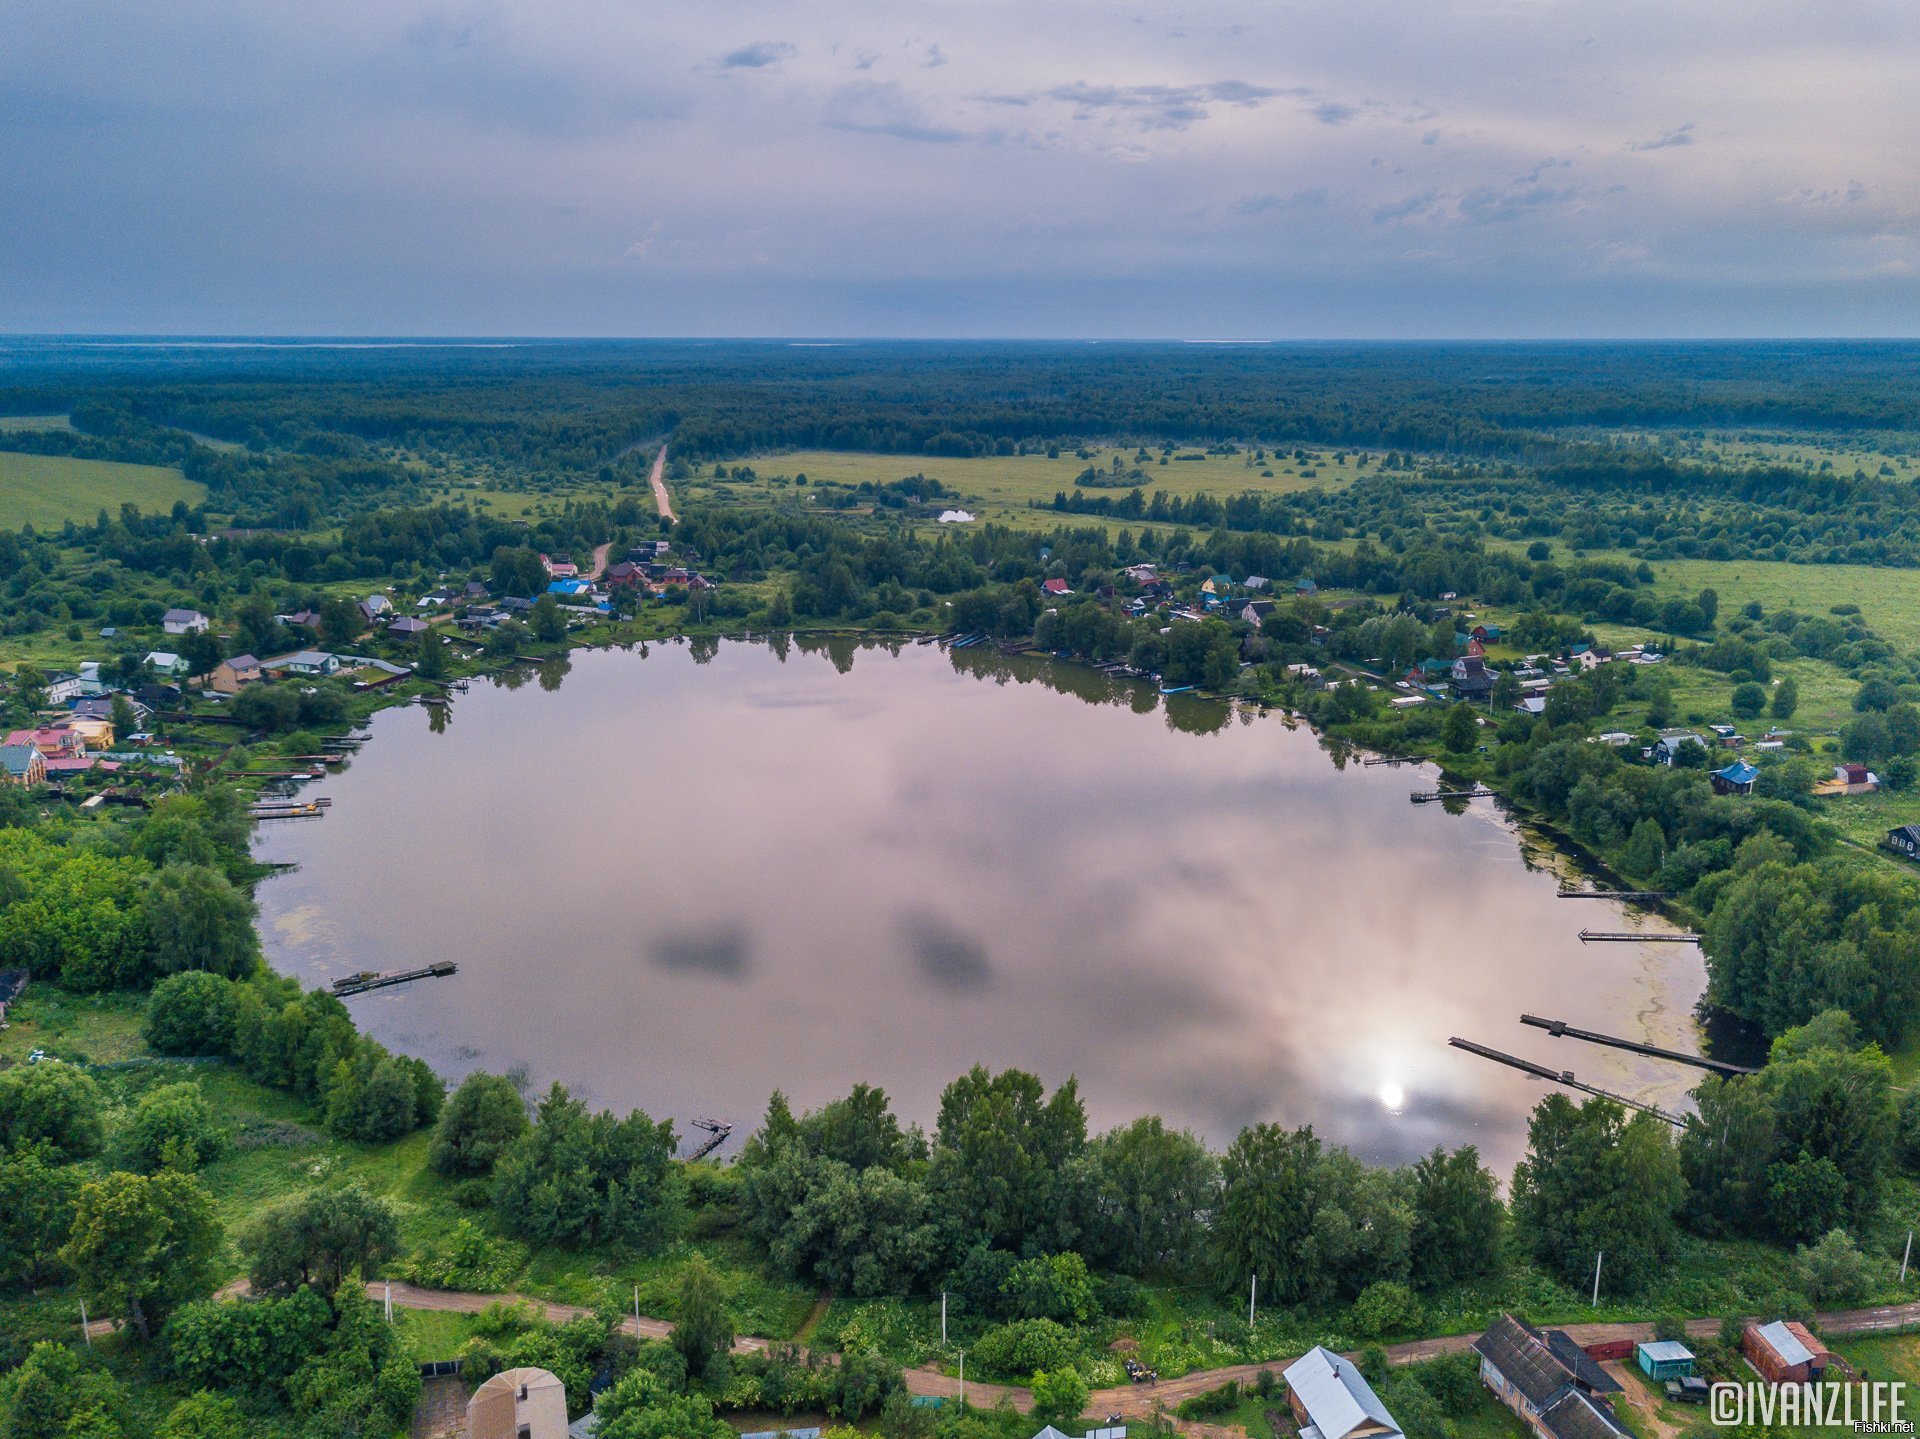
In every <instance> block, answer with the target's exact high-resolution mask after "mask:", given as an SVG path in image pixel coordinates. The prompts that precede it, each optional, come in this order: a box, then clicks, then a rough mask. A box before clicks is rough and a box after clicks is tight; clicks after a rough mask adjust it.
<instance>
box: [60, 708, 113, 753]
mask: <svg viewBox="0 0 1920 1439" xmlns="http://www.w3.org/2000/svg"><path fill="white" fill-rule="evenodd" d="M60 728H61V729H63V730H65V731H66V732H68V733H69V734H77V735H79V736H80V739H81V743H82V744H83V745H84V746H85V748H87V749H112V748H113V721H112V720H105V719H95V718H94V717H92V716H91V715H75V716H73V718H71V719H67V720H62V721H61V723H60Z"/></svg>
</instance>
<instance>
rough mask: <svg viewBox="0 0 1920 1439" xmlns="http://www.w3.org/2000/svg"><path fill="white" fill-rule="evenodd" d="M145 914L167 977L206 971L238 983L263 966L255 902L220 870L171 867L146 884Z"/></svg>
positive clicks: (160, 967) (159, 965)
mask: <svg viewBox="0 0 1920 1439" xmlns="http://www.w3.org/2000/svg"><path fill="white" fill-rule="evenodd" d="M140 910H141V914H142V916H143V917H144V919H145V920H146V925H147V932H148V934H149V935H150V936H151V942H152V945H153V963H154V968H155V969H157V970H159V971H160V973H162V974H177V973H179V972H180V971H182V970H189V969H204V970H207V971H208V972H209V973H212V974H218V975H223V976H225V977H226V978H229V979H235V978H241V977H244V976H246V975H248V974H251V973H252V972H253V970H254V968H255V966H256V965H257V964H258V963H259V957H260V939H259V936H258V935H257V934H256V933H255V931H254V928H253V919H254V913H255V910H254V904H253V901H252V900H251V899H249V898H248V897H247V896H246V895H245V894H244V893H243V892H241V891H240V890H238V889H235V888H234V887H233V885H232V884H231V883H230V882H229V881H228V879H227V877H226V876H225V875H224V874H222V873H221V872H220V871H219V870H217V869H212V868H209V867H208V866H206V865H204V864H173V865H168V866H167V867H166V868H165V869H163V870H161V871H160V872H159V873H157V874H155V875H154V876H153V878H152V879H150V880H148V881H147V890H146V894H145V896H144V897H143V898H142V900H141V904H140Z"/></svg>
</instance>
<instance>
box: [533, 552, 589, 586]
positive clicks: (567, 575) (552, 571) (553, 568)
mask: <svg viewBox="0 0 1920 1439" xmlns="http://www.w3.org/2000/svg"><path fill="white" fill-rule="evenodd" d="M540 568H541V569H543V570H545V571H546V572H547V578H548V579H550V580H570V579H572V578H574V576H576V575H578V574H579V573H580V566H578V565H576V564H575V563H573V561H572V560H569V559H566V558H564V557H563V558H561V559H557V560H556V559H549V558H548V557H547V556H546V555H542V556H540Z"/></svg>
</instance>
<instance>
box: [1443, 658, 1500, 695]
mask: <svg viewBox="0 0 1920 1439" xmlns="http://www.w3.org/2000/svg"><path fill="white" fill-rule="evenodd" d="M1448 683H1450V684H1451V685H1452V686H1453V692H1454V693H1455V694H1457V695H1459V696H1460V698H1461V699H1463V700H1474V699H1483V698H1486V697H1488V696H1491V695H1492V694H1493V686H1494V683H1495V680H1494V673H1493V671H1492V670H1490V669H1488V668H1487V662H1486V661H1485V660H1484V659H1482V658H1481V657H1480V656H1479V655H1462V656H1461V657H1460V658H1459V659H1457V660H1455V661H1454V662H1453V668H1452V670H1451V671H1450V672H1449V674H1448Z"/></svg>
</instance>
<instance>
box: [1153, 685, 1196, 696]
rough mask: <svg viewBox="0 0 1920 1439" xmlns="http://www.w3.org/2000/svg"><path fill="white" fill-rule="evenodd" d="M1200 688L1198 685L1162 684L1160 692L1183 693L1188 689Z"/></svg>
mask: <svg viewBox="0 0 1920 1439" xmlns="http://www.w3.org/2000/svg"><path fill="white" fill-rule="evenodd" d="M1198 688H1199V686H1198V685H1161V686H1160V693H1161V694H1163V695H1183V694H1185V693H1186V692H1187V691H1188V690H1191V689H1198Z"/></svg>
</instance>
